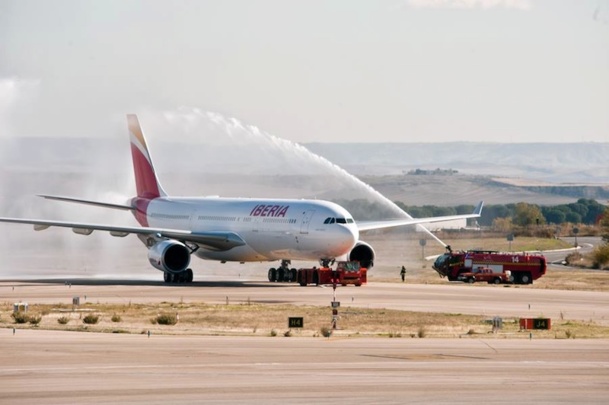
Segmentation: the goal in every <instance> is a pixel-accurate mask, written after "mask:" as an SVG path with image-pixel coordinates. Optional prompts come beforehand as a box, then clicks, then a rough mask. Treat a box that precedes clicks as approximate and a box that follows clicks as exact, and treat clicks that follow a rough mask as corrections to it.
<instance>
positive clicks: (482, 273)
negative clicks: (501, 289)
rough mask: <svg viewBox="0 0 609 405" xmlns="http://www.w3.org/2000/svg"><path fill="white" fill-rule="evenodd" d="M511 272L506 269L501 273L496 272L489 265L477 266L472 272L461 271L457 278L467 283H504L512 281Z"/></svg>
mask: <svg viewBox="0 0 609 405" xmlns="http://www.w3.org/2000/svg"><path fill="white" fill-rule="evenodd" d="M511 275H512V274H511V272H510V271H509V270H506V271H504V272H501V273H496V272H494V271H493V270H492V269H489V268H488V267H477V268H475V269H473V270H472V271H471V272H467V273H461V274H459V277H457V280H459V281H464V282H466V283H470V284H471V283H474V282H480V281H482V282H484V281H486V282H487V283H489V284H502V283H509V282H511V280H510V279H511Z"/></svg>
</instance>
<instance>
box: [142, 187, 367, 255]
mask: <svg viewBox="0 0 609 405" xmlns="http://www.w3.org/2000/svg"><path fill="white" fill-rule="evenodd" d="M134 205H136V206H137V207H138V211H136V218H137V219H138V221H139V222H140V223H141V224H142V225H144V226H150V227H153V228H166V229H180V230H189V231H191V232H193V233H197V232H207V231H210V230H213V231H223V232H234V233H235V234H237V235H239V237H240V238H241V239H243V241H244V242H245V244H244V245H243V246H237V247H233V248H231V249H229V250H215V249H210V248H205V247H200V248H199V249H198V250H197V251H196V252H195V254H196V255H197V256H198V257H199V258H202V259H208V260H220V261H239V262H251V261H271V260H284V259H288V260H319V259H333V258H336V257H339V256H343V255H345V254H347V253H348V252H349V251H350V250H351V249H352V248H353V247H354V246H355V244H356V242H357V241H358V239H359V232H358V229H357V226H356V224H355V222H354V221H353V219H352V217H351V215H350V214H349V212H348V211H346V210H345V209H344V208H343V207H341V206H339V205H337V204H334V203H331V202H328V201H318V200H283V199H246V198H219V197H203V198H196V197H192V198H169V197H159V198H155V199H152V200H141V199H140V200H139V201H136V202H135V204H134Z"/></svg>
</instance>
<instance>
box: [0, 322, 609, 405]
mask: <svg viewBox="0 0 609 405" xmlns="http://www.w3.org/2000/svg"><path fill="white" fill-rule="evenodd" d="M0 333H1V334H2V336H1V337H0V345H1V347H2V348H3V350H2V352H1V354H0V362H1V364H2V366H1V367H0V391H1V392H2V395H1V396H0V403H2V404H31V403H45V404H70V403H78V404H92V403H95V404H107V403H114V404H116V403H120V404H134V403H147V404H167V403H172V404H186V403H270V404H279V403H295V404H310V403H318V404H335V403H346V402H347V401H349V402H354V403H362V404H377V403H383V404H404V403H516V402H517V403H536V404H544V403H546V404H556V403H599V404H600V403H606V401H607V395H608V394H609V388H608V384H607V381H608V378H609V342H607V341H603V340H586V341H582V340H579V341H578V340H531V341H529V340H503V339H501V340H492V339H491V340H478V339H476V340H468V339H438V340H436V339H369V338H363V339H332V338H331V339H323V338H289V339H287V338H259V337H245V338H244V337H192V336H154V335H153V336H151V337H147V336H146V335H113V334H93V333H74V332H54V331H31V330H27V331H26V330H20V331H18V333H17V334H16V335H14V336H13V335H12V332H10V331H9V330H7V329H3V330H1V331H0Z"/></svg>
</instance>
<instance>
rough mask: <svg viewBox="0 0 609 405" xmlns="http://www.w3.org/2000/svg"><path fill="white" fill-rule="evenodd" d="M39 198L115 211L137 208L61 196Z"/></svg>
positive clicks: (42, 195)
mask: <svg viewBox="0 0 609 405" xmlns="http://www.w3.org/2000/svg"><path fill="white" fill-rule="evenodd" d="M38 197H42V198H46V199H47V200H55V201H64V202H71V203H76V204H86V205H94V206H96V207H103V208H112V209H115V210H135V207H132V206H130V205H122V204H112V203H106V202H100V201H92V200H83V199H80V198H72V197H61V196H56V195H44V194H39V195H38Z"/></svg>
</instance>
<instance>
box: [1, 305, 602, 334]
mask: <svg viewBox="0 0 609 405" xmlns="http://www.w3.org/2000/svg"><path fill="white" fill-rule="evenodd" d="M28 313H29V314H30V316H33V317H38V318H39V319H40V322H39V323H38V324H35V325H33V324H30V323H25V324H15V323H14V320H13V319H12V316H11V314H12V305H10V304H7V303H5V304H2V305H1V306H0V326H1V327H3V328H18V329H48V330H68V331H76V332H105V333H131V334H140V333H141V334H147V333H148V331H150V333H152V334H172V335H174V334H175V335H177V334H187V335H207V336H216V335H230V336H279V337H282V336H285V337H289V336H307V337H321V336H324V335H326V333H327V331H328V330H330V322H331V317H332V316H331V312H330V309H329V308H328V307H318V306H294V305H285V304H262V303H255V302H250V303H247V302H246V303H239V304H227V305H222V304H206V303H203V302H162V303H160V304H121V305H116V304H103V303H101V304H100V303H87V304H85V305H81V306H80V307H77V308H73V307H71V306H66V305H49V304H46V305H31V306H30V308H29V311H28ZM87 315H95V316H96V317H97V318H98V321H97V323H95V324H87V323H86V322H85V318H86V317H87ZM290 316H300V317H303V318H304V320H305V325H304V328H302V329H290V328H288V327H287V324H286V320H287V319H288V317H290ZM163 319H170V320H171V321H170V324H159V322H162V320H163ZM490 321H491V320H490V319H489V318H488V317H484V316H474V315H465V314H458V313H445V314H435V313H427V312H411V311H397V310H388V309H366V308H355V307H346V308H342V309H341V310H340V318H339V320H338V329H337V330H336V331H334V332H333V334H334V335H335V336H342V337H388V338H426V337H427V338H431V337H433V338H474V337H483V336H492V332H493V331H492V324H491V323H490ZM173 322H175V324H171V323H173ZM494 336H495V337H501V338H529V333H528V331H520V327H519V322H518V319H505V318H504V319H503V327H502V329H501V330H499V331H497V333H496V334H495V335H494ZM535 337H536V338H556V339H565V338H609V327H608V326H602V325H597V324H595V323H594V322H585V321H573V320H563V319H555V320H553V321H552V329H551V330H549V331H535Z"/></svg>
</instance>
